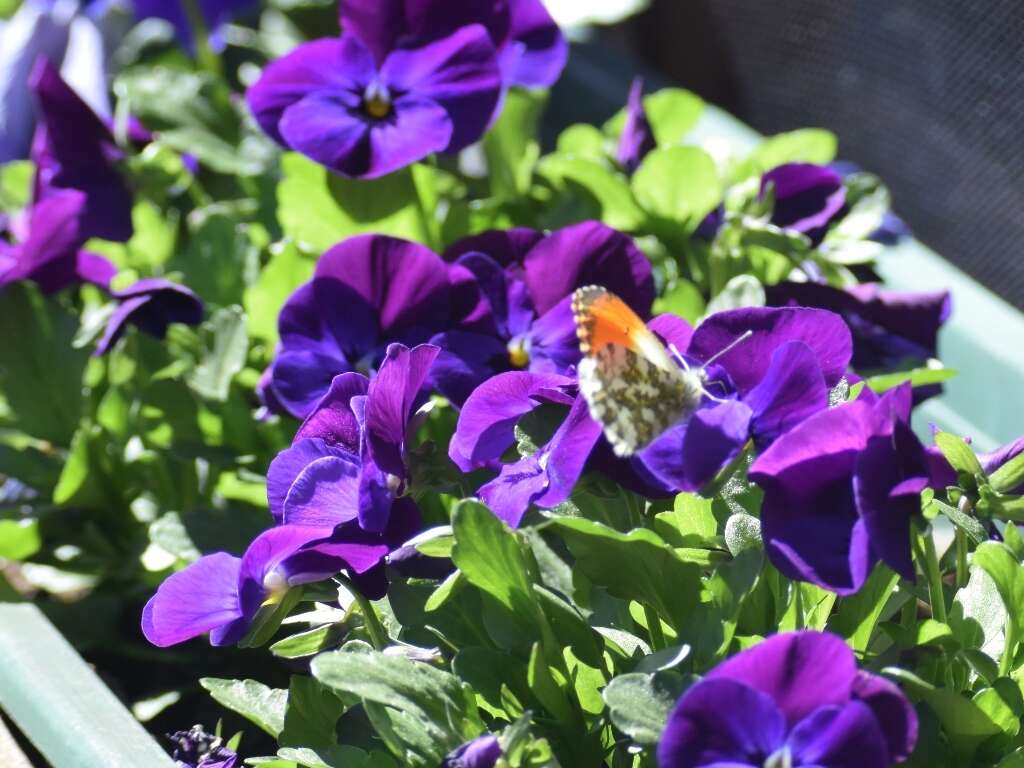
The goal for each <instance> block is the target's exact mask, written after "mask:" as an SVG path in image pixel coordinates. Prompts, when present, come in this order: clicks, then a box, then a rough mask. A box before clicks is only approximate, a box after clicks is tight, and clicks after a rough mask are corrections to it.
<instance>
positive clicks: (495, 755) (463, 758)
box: [441, 733, 505, 768]
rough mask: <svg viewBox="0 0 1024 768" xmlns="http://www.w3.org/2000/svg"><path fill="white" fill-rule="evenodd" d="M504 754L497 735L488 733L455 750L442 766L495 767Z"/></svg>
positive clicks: (449, 767)
mask: <svg viewBox="0 0 1024 768" xmlns="http://www.w3.org/2000/svg"><path fill="white" fill-rule="evenodd" d="M504 755H505V753H504V752H503V751H502V749H501V744H500V743H499V741H498V738H497V736H494V735H493V734H490V733H487V734H484V735H483V736H477V737H476V738H475V739H473V740H472V741H467V742H466V743H465V744H463V745H462V746H461V747H459V748H458V749H456V750H454V751H453V752H452V753H451V754H449V755H448V756H447V757H445V759H444V762H443V763H441V768H494V767H495V766H496V765H497V763H498V760H500V759H501V758H502V757H504Z"/></svg>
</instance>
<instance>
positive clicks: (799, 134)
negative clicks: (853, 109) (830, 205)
mask: <svg viewBox="0 0 1024 768" xmlns="http://www.w3.org/2000/svg"><path fill="white" fill-rule="evenodd" d="M837 145H838V142H837V140H836V136H835V134H834V133H832V132H830V131H826V130H822V129H820V128H802V129H800V130H796V131H790V132H789V133H780V134H778V135H776V136H771V137H769V138H767V139H765V140H764V141H763V142H761V144H760V145H759V146H758V147H757V149H755V150H754V151H753V152H752V153H751V155H750V156H749V157H748V158H747V159H746V160H745V161H744V162H743V163H741V164H740V165H739V166H738V167H737V169H736V171H735V172H734V178H736V179H737V180H740V179H745V178H747V177H748V176H759V175H761V174H762V173H764V172H765V171H770V170H771V169H772V168H776V167H778V166H780V165H783V164H784V163H815V164H817V165H825V164H826V163H830V162H832V161H833V160H834V159H835V157H836V147H837Z"/></svg>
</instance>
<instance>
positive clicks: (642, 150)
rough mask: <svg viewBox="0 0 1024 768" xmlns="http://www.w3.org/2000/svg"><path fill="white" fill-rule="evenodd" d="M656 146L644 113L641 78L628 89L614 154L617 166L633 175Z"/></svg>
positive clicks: (634, 81)
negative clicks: (616, 148)
mask: <svg viewBox="0 0 1024 768" xmlns="http://www.w3.org/2000/svg"><path fill="white" fill-rule="evenodd" d="M657 146H658V143H657V141H656V140H655V138H654V131H652V130H651V124H650V122H648V120H647V112H646V111H644V81H643V78H640V77H637V78H634V79H633V84H632V85H631V86H630V88H629V100H628V101H627V102H626V122H625V124H624V125H623V127H622V134H621V135H620V136H619V147H618V151H617V152H616V154H615V158H616V160H618V162H619V165H621V166H622V168H623V169H624V170H625V171H626V173H633V171H635V170H636V169H637V167H639V165H640V163H641V162H642V161H643V159H644V158H645V157H646V156H647V155H648V153H649V152H650V151H651V150H653V149H654V148H655V147H657Z"/></svg>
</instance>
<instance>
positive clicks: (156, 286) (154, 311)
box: [94, 278, 203, 355]
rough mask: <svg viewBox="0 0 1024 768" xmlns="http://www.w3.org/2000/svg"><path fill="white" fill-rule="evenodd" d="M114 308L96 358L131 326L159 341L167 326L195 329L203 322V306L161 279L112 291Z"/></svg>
mask: <svg viewBox="0 0 1024 768" xmlns="http://www.w3.org/2000/svg"><path fill="white" fill-rule="evenodd" d="M112 294H113V296H114V298H115V299H116V300H117V302H118V304H117V308H116V309H115V310H114V314H113V315H111V316H110V320H108V321H107V327H106V330H105V331H104V332H103V336H102V337H101V338H100V340H99V342H98V343H97V344H96V351H95V352H94V354H96V355H105V354H106V353H107V352H109V351H110V348H111V347H112V346H113V345H114V343H115V342H116V341H117V340H118V339H119V338H121V335H122V334H123V333H124V330H125V328H126V326H127V325H128V324H129V323H131V324H132V325H135V326H136V327H138V328H140V329H141V330H143V331H145V332H146V333H148V334H149V335H150V336H155V337H156V338H158V339H162V338H163V337H164V336H165V335H166V334H167V327H168V326H169V325H170V324H171V323H185V324H186V325H198V324H199V323H201V322H202V320H203V302H202V301H201V300H200V299H199V297H198V296H196V295H195V294H194V293H193V292H192V291H190V290H189V289H188V288H186V287H185V286H183V285H178V284H177V283H172V282H170V281H169V280H163V279H161V278H149V279H146V280H139V281H138V282H136V283H134V284H132V285H131V286H129V287H127V288H122V289H118V290H115V291H112Z"/></svg>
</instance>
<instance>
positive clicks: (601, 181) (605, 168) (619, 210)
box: [537, 154, 643, 230]
mask: <svg viewBox="0 0 1024 768" xmlns="http://www.w3.org/2000/svg"><path fill="white" fill-rule="evenodd" d="M537 172H538V173H539V174H540V175H541V176H543V177H544V178H545V179H546V180H547V181H548V182H549V183H550V184H552V185H553V186H554V187H556V188H558V189H560V190H562V191H563V192H566V193H569V194H572V195H573V196H575V197H583V198H587V199H589V202H590V203H591V206H590V207H589V208H588V210H590V209H593V211H594V213H593V214H592V215H593V216H594V217H596V218H599V219H601V221H603V222H604V223H605V224H607V225H608V226H610V227H615V228H616V229H624V230H632V229H636V228H637V227H638V226H639V225H640V223H641V222H642V221H643V211H641V210H640V208H639V207H637V204H636V201H635V200H634V199H633V192H632V191H631V190H630V187H629V183H628V182H627V181H626V178H625V177H624V176H623V175H622V174H620V173H618V172H617V171H615V170H614V169H612V168H611V167H610V166H609V165H608V164H607V163H606V162H604V161H602V160H597V159H594V158H590V157H583V156H579V155H562V154H556V155H547V156H546V157H544V158H542V159H541V161H540V164H539V165H538V167H537ZM576 202H577V203H578V202H579V201H578V200H577V201H576Z"/></svg>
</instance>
